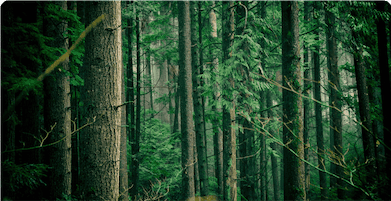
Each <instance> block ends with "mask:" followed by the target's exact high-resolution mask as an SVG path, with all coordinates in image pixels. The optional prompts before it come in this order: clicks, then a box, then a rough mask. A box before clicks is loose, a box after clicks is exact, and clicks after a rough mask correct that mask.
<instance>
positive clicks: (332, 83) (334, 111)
mask: <svg viewBox="0 0 391 201" xmlns="http://www.w3.org/2000/svg"><path fill="white" fill-rule="evenodd" d="M326 24H327V26H328V28H327V33H326V38H327V48H328V57H327V68H328V72H329V73H328V77H329V90H330V98H329V103H330V136H332V137H331V139H333V143H330V144H333V146H332V147H330V148H331V150H332V151H333V152H334V153H335V154H336V157H337V158H341V157H342V151H343V148H342V113H341V108H342V106H341V97H340V95H339V93H340V91H341V90H340V89H341V87H340V76H339V70H338V55H337V43H336V37H335V16H334V14H333V13H331V12H330V11H326ZM334 162H336V163H338V162H337V161H334ZM332 164H333V165H334V166H335V172H333V169H331V171H332V173H334V174H336V175H339V176H342V174H343V169H342V166H340V165H338V164H335V163H332ZM332 178H333V177H332ZM334 179H335V178H333V179H331V178H330V188H332V187H334V188H335V187H336V188H338V191H337V193H338V198H340V199H342V197H343V190H342V180H340V179H337V180H336V181H335V180H334Z"/></svg>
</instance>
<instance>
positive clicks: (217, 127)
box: [209, 2, 224, 196]
mask: <svg viewBox="0 0 391 201" xmlns="http://www.w3.org/2000/svg"><path fill="white" fill-rule="evenodd" d="M214 6H215V3H214V2H213V3H212V9H211V10H210V12H209V23H210V26H211V29H212V30H211V33H210V35H211V37H212V41H215V40H216V39H217V19H216V13H215V12H214ZM209 53H210V55H211V56H212V58H211V59H212V61H213V62H212V64H211V68H212V71H213V72H214V73H216V74H218V68H217V67H218V65H217V64H218V58H216V56H215V55H213V54H212V48H210V49H209ZM214 86H215V87H216V89H218V88H219V85H218V83H215V85H214ZM213 100H214V101H216V102H218V103H220V102H221V98H220V93H219V92H217V91H216V92H215V93H214V94H213ZM212 110H213V112H214V114H215V115H214V116H213V117H212V125H214V126H213V133H214V135H213V153H214V155H215V177H216V178H217V195H220V196H223V194H224V191H223V189H224V188H223V171H222V170H223V166H222V165H223V144H222V137H223V135H222V130H221V123H220V120H219V119H220V118H221V110H220V109H217V108H216V106H215V105H212Z"/></svg>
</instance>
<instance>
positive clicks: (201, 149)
mask: <svg viewBox="0 0 391 201" xmlns="http://www.w3.org/2000/svg"><path fill="white" fill-rule="evenodd" d="M195 9H196V2H191V3H190V13H191V14H190V15H191V16H194V15H195ZM198 12H201V11H200V10H199V11H198ZM191 27H192V31H191V41H192V47H194V48H191V52H192V58H191V61H192V70H193V74H192V76H193V77H192V80H193V105H194V123H195V136H196V145H197V163H198V172H199V178H200V192H201V196H206V195H208V194H209V187H208V186H209V185H208V171H207V160H206V147H205V138H204V123H203V112H202V100H201V93H200V90H199V86H200V82H201V81H200V78H198V75H199V74H200V73H199V72H200V69H201V68H202V67H201V65H202V64H199V65H198V53H199V52H198V51H197V49H198V48H196V47H197V46H198V45H201V44H200V43H197V29H196V21H195V18H194V17H193V18H192V21H191Z"/></svg>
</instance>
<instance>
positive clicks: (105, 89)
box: [80, 1, 122, 200]
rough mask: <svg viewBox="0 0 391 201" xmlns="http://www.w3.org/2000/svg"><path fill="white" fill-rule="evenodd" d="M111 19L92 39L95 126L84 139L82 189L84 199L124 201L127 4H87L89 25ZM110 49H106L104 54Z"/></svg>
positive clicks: (88, 78) (89, 65)
mask: <svg viewBox="0 0 391 201" xmlns="http://www.w3.org/2000/svg"><path fill="white" fill-rule="evenodd" d="M102 14H105V19H104V20H103V22H102V23H101V24H100V25H98V26H97V27H96V28H95V29H94V30H92V31H91V32H90V34H89V35H87V37H86V42H85V49H86V52H85V63H84V66H85V70H84V87H83V92H82V94H81V100H82V101H83V103H84V109H85V111H84V117H85V121H93V120H95V123H94V124H92V125H90V126H87V127H85V128H84V129H83V130H82V134H81V136H80V137H81V142H80V146H81V147H80V149H81V157H80V161H81V164H80V165H81V167H80V168H81V169H80V173H81V174H80V175H82V176H83V177H82V182H81V184H80V187H81V191H82V196H83V199H88V200H117V199H118V196H119V165H120V162H119V159H120V136H121V135H120V131H121V129H120V114H121V107H119V105H120V104H121V91H120V90H121V87H120V86H121V79H118V78H120V77H121V72H122V71H121V68H122V50H121V47H122V43H121V29H120V28H119V27H121V2H118V1H117V2H114V1H110V2H86V22H87V24H89V23H91V22H92V21H93V20H95V19H96V18H97V17H99V16H101V15H102ZM102 47H104V48H102Z"/></svg>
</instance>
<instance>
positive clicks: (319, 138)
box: [313, 2, 327, 200]
mask: <svg viewBox="0 0 391 201" xmlns="http://www.w3.org/2000/svg"><path fill="white" fill-rule="evenodd" d="M314 3H316V2H314ZM314 34H316V35H317V37H316V40H319V33H318V31H316V30H315V31H314ZM313 59H314V98H315V100H317V101H319V102H322V96H321V88H320V87H321V82H320V80H321V79H320V78H321V77H320V59H319V45H317V46H315V51H314V52H313ZM314 108H315V121H316V144H317V147H318V150H317V151H318V166H319V168H320V169H323V170H326V166H325V163H326V161H325V157H324V154H325V153H324V151H325V147H324V138H323V123H322V121H323V120H322V105H321V104H319V103H317V102H314ZM326 182H327V181H326V173H324V172H322V171H319V186H320V199H321V200H325V199H326V198H327V184H326Z"/></svg>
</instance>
